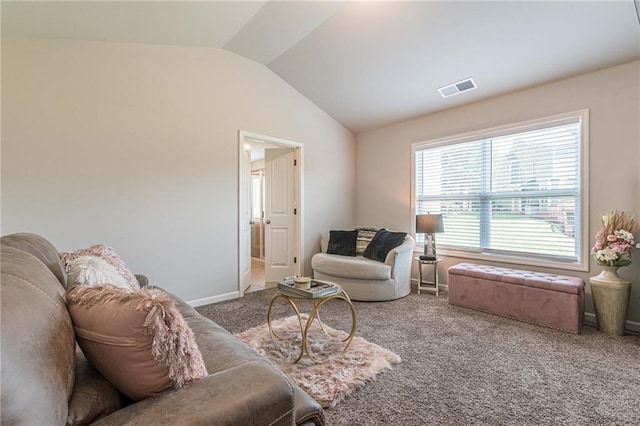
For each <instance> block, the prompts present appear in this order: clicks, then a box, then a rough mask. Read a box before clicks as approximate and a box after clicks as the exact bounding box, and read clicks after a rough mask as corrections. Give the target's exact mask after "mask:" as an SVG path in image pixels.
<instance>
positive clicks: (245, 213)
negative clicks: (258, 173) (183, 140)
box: [238, 145, 251, 296]
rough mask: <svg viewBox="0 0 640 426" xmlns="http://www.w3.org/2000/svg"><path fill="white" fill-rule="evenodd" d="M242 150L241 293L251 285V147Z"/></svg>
mask: <svg viewBox="0 0 640 426" xmlns="http://www.w3.org/2000/svg"><path fill="white" fill-rule="evenodd" d="M247 148H248V147H245V146H244V145H243V146H242V151H241V152H240V168H241V169H240V200H239V210H240V218H239V219H238V220H240V226H239V228H240V256H239V265H238V267H239V269H240V273H239V275H240V295H241V296H242V295H243V294H244V292H245V290H246V289H247V288H248V287H249V286H250V285H251V149H247Z"/></svg>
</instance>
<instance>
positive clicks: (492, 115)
mask: <svg viewBox="0 0 640 426" xmlns="http://www.w3.org/2000/svg"><path fill="white" fill-rule="evenodd" d="M639 76H640V62H632V63H629V64H626V65H621V66H618V67H614V68H610V69H606V70H602V71H599V72H595V73H590V74H586V75H582V76H579V77H575V78H570V79H567V80H563V81H559V82H556V83H552V84H547V85H544V86H539V87H535V88H531V89H528V90H523V91H520V92H516V93H512V94H508V95H505V96H501V97H496V98H493V99H489V100H487V101H483V102H479V103H475V104H472V105H468V106H465V107H461V108H456V109H451V110H448V111H444V112H440V113H436V114H431V115H427V116H423V117H419V118H416V119H413V120H409V121H406V122H403V123H400V124H396V125H392V126H388V127H384V128H381V129H378V130H375V131H371V132H367V133H363V134H359V135H357V138H356V151H357V154H356V164H357V166H356V167H357V168H356V170H357V176H356V200H357V201H356V223H359V224H367V225H374V226H388V227H392V228H395V229H398V230H404V231H410V230H411V221H412V217H411V206H410V197H411V195H410V188H411V183H410V176H411V143H413V142H419V141H425V140H430V139H436V138H440V137H445V136H450V135H455V134H459V133H464V132H468V131H472V130H478V129H485V128H489V127H494V126H499V125H504V124H509V123H515V122H519V121H525V120H530V119H535V118H539V117H545V116H549V115H553V114H559V113H564V112H569V111H575V110H579V109H584V108H588V109H589V111H590V147H589V150H590V162H589V169H590V173H589V189H590V194H589V197H590V205H589V217H588V221H587V222H588V225H589V235H590V240H589V242H588V244H589V246H591V244H593V235H594V234H595V233H596V232H597V230H598V229H599V215H600V213H605V212H608V211H609V210H612V209H620V210H626V211H629V212H635V213H636V216H637V217H640V163H639V158H640V128H639V126H640V125H639V122H640V86H639V80H640V78H639ZM481 86H482V84H481V83H480V87H481ZM479 90H481V88H480V89H479ZM461 96H464V95H461ZM639 237H640V236H639ZM634 260H635V261H634V263H633V264H632V265H631V266H629V267H626V268H622V269H620V275H621V276H623V277H625V278H626V279H628V280H631V281H633V282H634V283H633V286H632V294H631V301H630V308H629V316H628V319H629V320H632V321H635V322H640V299H639V298H640V250H636V252H635V254H634ZM460 261H464V259H458V258H447V259H445V261H444V262H443V263H442V264H441V269H440V275H441V277H444V279H445V280H446V268H447V267H449V266H450V265H452V264H455V263H458V262H460ZM503 266H507V265H503ZM525 269H536V268H530V267H526V268H525ZM551 272H555V273H563V274H567V275H575V276H579V277H581V278H583V279H584V280H585V281H588V278H589V277H590V276H593V275H596V274H597V273H598V272H599V268H598V266H597V265H596V264H595V263H594V262H593V260H591V262H590V269H589V272H586V273H579V272H573V271H562V270H553V271H551ZM587 299H588V300H587V310H588V312H593V305H592V303H591V297H590V295H588V296H587Z"/></svg>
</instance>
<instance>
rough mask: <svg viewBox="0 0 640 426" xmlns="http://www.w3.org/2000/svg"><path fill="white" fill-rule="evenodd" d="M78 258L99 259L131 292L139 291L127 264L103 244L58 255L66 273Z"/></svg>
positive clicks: (136, 280)
mask: <svg viewBox="0 0 640 426" xmlns="http://www.w3.org/2000/svg"><path fill="white" fill-rule="evenodd" d="M80 256H98V257H101V258H102V259H104V260H105V261H106V262H107V263H108V264H110V265H112V266H113V267H115V268H116V270H117V271H118V273H119V274H120V275H121V276H122V278H124V280H125V281H126V282H127V283H128V284H129V287H130V288H131V289H132V290H139V289H140V285H139V284H138V279H137V278H136V276H135V275H134V274H133V272H131V270H130V269H129V268H128V267H127V264H126V263H124V261H123V260H122V259H121V258H120V256H118V254H117V253H116V252H115V251H114V250H113V249H112V248H111V247H109V246H106V245H104V244H96V245H94V246H91V247H89V248H86V249H80V250H75V251H63V252H62V253H60V258H61V259H62V263H63V265H64V268H65V270H66V271H67V273H68V272H69V267H70V264H71V261H73V260H74V259H77V258H78V257H80Z"/></svg>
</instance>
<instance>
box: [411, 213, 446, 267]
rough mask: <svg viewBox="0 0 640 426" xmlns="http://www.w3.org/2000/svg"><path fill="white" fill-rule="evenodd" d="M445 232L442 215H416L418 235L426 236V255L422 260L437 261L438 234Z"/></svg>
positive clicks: (421, 257) (422, 256)
mask: <svg viewBox="0 0 640 426" xmlns="http://www.w3.org/2000/svg"><path fill="white" fill-rule="evenodd" d="M441 232H444V224H443V223H442V214H430V213H427V214H419V215H416V233H417V234H424V254H423V255H421V256H420V260H435V259H437V257H438V256H437V254H436V235H435V234H436V233H441Z"/></svg>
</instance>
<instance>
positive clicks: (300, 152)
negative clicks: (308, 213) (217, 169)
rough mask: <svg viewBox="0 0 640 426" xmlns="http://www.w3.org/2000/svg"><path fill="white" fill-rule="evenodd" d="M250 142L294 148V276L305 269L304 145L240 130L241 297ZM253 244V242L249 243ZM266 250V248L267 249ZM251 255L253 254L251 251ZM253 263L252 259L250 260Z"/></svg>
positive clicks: (240, 291)
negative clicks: (245, 173)
mask: <svg viewBox="0 0 640 426" xmlns="http://www.w3.org/2000/svg"><path fill="white" fill-rule="evenodd" d="M248 142H260V143H267V144H272V145H278V146H281V147H283V148H293V158H294V159H295V161H296V167H295V168H294V175H293V184H294V198H295V200H294V201H295V203H296V206H295V207H296V209H297V213H296V219H295V221H294V226H295V233H294V235H295V236H294V243H293V255H294V256H295V257H296V258H297V262H296V263H295V264H294V274H296V275H298V276H301V275H303V272H304V269H303V264H304V251H303V247H304V245H303V242H304V226H303V225H304V208H303V207H304V189H303V188H304V145H303V144H302V143H300V142H295V141H291V140H287V139H282V138H277V137H274V136H267V135H261V134H258V133H253V132H248V131H245V130H238V206H237V207H238V210H237V211H238V215H237V219H238V276H237V277H238V292H239V294H240V297H242V296H244V288H242V287H243V286H242V279H241V277H242V271H241V270H240V265H241V264H242V262H241V260H242V253H244V250H245V244H246V242H245V241H244V240H243V238H242V224H241V223H240V215H241V211H240V209H241V202H242V186H241V184H242V181H243V176H242V173H243V170H242V164H241V161H242V155H243V152H244V149H245V143H248ZM244 178H247V179H251V176H248V177H247V176H245V177H244ZM249 244H251V242H249ZM265 250H266V248H265ZM249 253H251V252H250V251H249ZM249 262H251V259H249Z"/></svg>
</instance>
